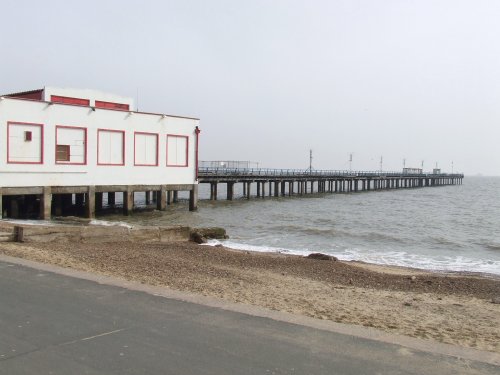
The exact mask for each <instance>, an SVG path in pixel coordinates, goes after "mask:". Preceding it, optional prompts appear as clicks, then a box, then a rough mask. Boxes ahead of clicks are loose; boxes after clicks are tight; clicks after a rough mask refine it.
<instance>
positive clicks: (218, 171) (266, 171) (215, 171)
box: [198, 167, 463, 178]
mask: <svg viewBox="0 0 500 375" xmlns="http://www.w3.org/2000/svg"><path fill="white" fill-rule="evenodd" d="M198 176H199V177H201V178H203V177H206V178H211V177H216V176H217V177H257V178H258V177H261V178H268V177H302V178H307V177H313V178H314V177H320V178H327V177H337V178H338V177H346V178H355V177H409V178H410V177H416V178H418V177H422V178H425V177H456V178H463V174H460V173H454V174H447V173H441V174H434V173H403V172H400V171H399V172H396V171H350V170H303V169H275V168H225V167H220V168H219V167H216V168H214V167H200V168H199V169H198Z"/></svg>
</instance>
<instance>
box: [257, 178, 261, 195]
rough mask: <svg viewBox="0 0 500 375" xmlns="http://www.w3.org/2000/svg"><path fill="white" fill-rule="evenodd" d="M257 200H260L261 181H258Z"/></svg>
mask: <svg viewBox="0 0 500 375" xmlns="http://www.w3.org/2000/svg"><path fill="white" fill-rule="evenodd" d="M257 198H260V181H257Z"/></svg>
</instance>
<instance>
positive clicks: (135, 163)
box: [134, 132, 160, 167]
mask: <svg viewBox="0 0 500 375" xmlns="http://www.w3.org/2000/svg"><path fill="white" fill-rule="evenodd" d="M137 134H146V135H155V136H156V162H155V164H138V163H137V162H136V143H135V140H136V135H137ZM159 138H160V137H159V134H158V133H147V132H134V166H137V167H157V166H158V161H159V156H160V155H159V154H160V147H159V141H160V139H159Z"/></svg>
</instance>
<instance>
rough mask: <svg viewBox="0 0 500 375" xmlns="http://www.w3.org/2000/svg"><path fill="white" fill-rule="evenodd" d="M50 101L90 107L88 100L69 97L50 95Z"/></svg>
mask: <svg viewBox="0 0 500 375" xmlns="http://www.w3.org/2000/svg"><path fill="white" fill-rule="evenodd" d="M50 101H51V102H53V103H62V104H74V105H84V106H87V107H88V106H89V105H90V100H88V99H81V98H71V97H69V96H59V95H51V96H50Z"/></svg>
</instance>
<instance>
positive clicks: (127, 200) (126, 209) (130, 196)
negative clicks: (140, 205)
mask: <svg viewBox="0 0 500 375" xmlns="http://www.w3.org/2000/svg"><path fill="white" fill-rule="evenodd" d="M133 209H134V192H133V191H132V190H131V189H130V187H129V186H127V191H124V192H123V214H124V215H130V214H131V213H132V210H133Z"/></svg>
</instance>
